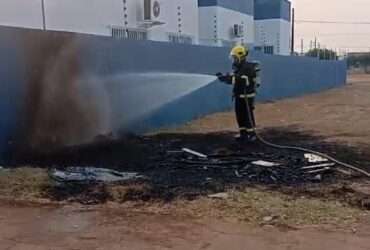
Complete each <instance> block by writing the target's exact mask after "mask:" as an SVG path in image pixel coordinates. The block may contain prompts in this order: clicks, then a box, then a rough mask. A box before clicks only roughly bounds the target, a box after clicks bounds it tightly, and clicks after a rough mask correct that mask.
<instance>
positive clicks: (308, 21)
mask: <svg viewBox="0 0 370 250" xmlns="http://www.w3.org/2000/svg"><path fill="white" fill-rule="evenodd" d="M295 22H296V23H312V24H347V25H370V22H369V21H363V22H346V21H327V20H302V19H301V20H299V19H298V20H295Z"/></svg>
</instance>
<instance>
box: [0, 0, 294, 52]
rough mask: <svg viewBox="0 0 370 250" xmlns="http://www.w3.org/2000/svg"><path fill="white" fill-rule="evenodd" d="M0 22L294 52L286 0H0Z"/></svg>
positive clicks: (157, 39) (118, 36)
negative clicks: (241, 44) (249, 45)
mask: <svg viewBox="0 0 370 250" xmlns="http://www.w3.org/2000/svg"><path fill="white" fill-rule="evenodd" d="M43 13H44V14H45V15H43ZM0 25H5V26H15V27H25V28H34V29H43V27H44V25H45V27H46V29H47V30H54V31H68V32H77V33H87V34H95V35H102V36H113V37H115V38H122V39H134V40H147V39H148V40H154V41H171V42H177V43H189V44H190V43H191V44H198V43H199V44H203V45H209V46H232V45H233V44H238V43H243V44H254V45H255V48H256V49H257V50H261V51H263V52H264V53H270V54H280V55H289V53H290V2H289V1H288V0H1V1H0Z"/></svg>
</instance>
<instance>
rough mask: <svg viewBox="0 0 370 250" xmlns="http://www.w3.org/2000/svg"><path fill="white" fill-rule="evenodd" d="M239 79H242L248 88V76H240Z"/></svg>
mask: <svg viewBox="0 0 370 250" xmlns="http://www.w3.org/2000/svg"><path fill="white" fill-rule="evenodd" d="M241 78H242V79H244V80H245V84H246V85H247V86H249V77H248V76H246V75H242V76H241Z"/></svg>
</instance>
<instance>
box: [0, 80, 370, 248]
mask: <svg viewBox="0 0 370 250" xmlns="http://www.w3.org/2000/svg"><path fill="white" fill-rule="evenodd" d="M369 109H370V76H367V75H351V76H350V80H349V84H348V85H347V86H345V87H343V88H340V89H333V90H329V91H326V92H323V93H318V94H314V95H309V96H304V97H300V98H292V99H287V100H282V101H278V102H274V103H266V104H260V105H258V107H257V117H258V123H259V124H261V125H262V126H261V129H262V130H261V132H262V135H263V136H264V137H266V138H268V139H269V140H272V141H274V142H277V143H282V144H293V145H300V146H306V147H309V148H313V149H318V150H320V151H324V152H325V153H329V154H332V155H333V156H336V157H338V158H340V159H341V160H344V161H347V162H350V163H353V164H357V165H359V166H361V167H363V168H364V169H367V170H369V166H370V164H369V163H370V130H369V124H370V118H369V117H368V116H366V114H367V113H368V111H369ZM235 127H236V125H235V121H234V115H233V113H232V112H228V113H221V114H215V115H211V116H208V117H204V118H201V119H199V120H197V121H194V122H192V123H190V124H187V125H185V126H183V127H180V128H171V129H168V130H165V131H162V132H165V133H162V134H159V135H153V136H149V137H145V138H136V137H132V138H128V139H129V140H127V138H126V140H125V142H123V141H114V142H99V143H96V144H94V145H85V146H81V147H73V148H68V149H63V150H61V151H54V152H48V153H47V154H45V153H43V154H39V153H38V154H29V155H14V156H13V157H12V158H11V159H10V160H11V162H12V165H13V166H21V165H23V164H25V163H28V164H31V165H33V166H39V167H45V168H47V167H49V166H50V165H56V166H58V167H61V168H63V167H64V166H68V165H77V164H78V165H84V166H101V167H111V168H115V169H119V170H128V171H135V170H136V171H137V170H140V171H141V172H144V173H146V174H147V175H150V174H151V177H156V178H151V179H152V180H153V179H155V180H157V181H155V182H151V183H142V184H143V185H140V184H138V183H131V184H130V185H128V184H123V185H122V186H118V187H117V186H113V187H112V186H101V185H97V186H93V187H88V188H87V189H85V187H76V186H73V187H72V188H71V189H70V190H66V189H63V190H60V189H58V188H55V187H52V186H50V185H49V184H50V183H49V180H47V178H46V177H47V175H46V173H45V172H44V171H43V170H37V174H35V173H26V174H25V173H24V171H23V170H20V172H21V173H22V174H19V173H17V174H16V175H15V176H16V177H15V178H14V176H13V175H12V174H9V175H3V176H5V177H4V178H0V187H1V188H2V192H0V193H1V194H2V195H3V194H4V193H5V192H8V194H13V196H17V197H27V196H26V195H25V194H26V193H27V190H29V192H30V193H31V194H32V195H30V197H29V198H32V199H36V200H37V199H38V203H39V202H40V198H41V199H42V200H45V199H46V200H47V204H49V205H46V206H40V205H31V204H29V203H26V204H24V203H22V204H19V203H14V202H6V201H5V200H3V202H2V205H0V249H30V250H33V249H303V250H306V249H322V248H324V247H325V248H328V249H366V250H368V249H370V247H369V246H370V237H369V233H368V232H369V229H370V221H369V220H370V219H369V218H370V215H369V213H368V212H366V209H367V208H366V206H367V203H366V201H367V200H368V199H369V197H370V191H369V189H370V184H369V182H367V181H366V180H364V179H361V178H358V177H351V178H346V177H345V176H341V175H337V174H332V175H329V176H328V178H325V179H324V180H323V182H321V183H319V184H312V183H310V182H309V181H308V182H307V180H306V179H304V178H302V179H299V181H298V183H297V182H290V181H286V179H284V181H282V182H279V183H278V185H276V183H275V184H274V183H270V182H266V181H265V179H263V178H262V179H257V180H250V179H245V180H244V181H242V182H241V181H240V179H239V178H237V176H236V177H235V174H234V172H235V170H234V169H233V170H232V174H230V173H231V172H230V171H229V172H228V171H226V172H225V171H224V170H220V169H218V170H215V171H212V174H211V176H210V171H200V170H199V169H196V170H197V171H195V172H194V169H193V170H192V168H190V167H189V166H188V165H176V164H173V162H172V164H167V165H165V166H163V165H161V167H162V168H161V169H157V170H153V165H151V164H149V163H150V162H161V160H163V158H168V157H173V156H169V154H168V153H166V152H167V151H168V150H171V149H174V150H177V149H179V148H180V147H184V146H186V147H190V148H193V149H195V150H199V151H201V152H204V153H207V154H209V153H211V154H212V153H216V154H220V153H221V154H230V153H235V152H239V153H240V152H241V150H242V152H243V154H246V153H248V152H249V154H250V155H249V157H255V156H256V154H255V152H256V149H258V152H257V153H260V155H257V156H261V155H262V156H264V157H266V155H268V156H270V157H272V158H276V157H281V156H283V157H287V156H288V158H289V161H287V162H291V161H292V160H296V159H297V158H299V157H298V155H297V154H294V153H290V152H283V153H282V152H277V151H273V150H272V149H266V148H264V147H262V146H261V145H249V146H246V147H243V148H242V149H241V148H240V146H238V145H235V143H234V142H233V140H232V134H233V133H234V132H235ZM127 141H131V142H135V143H129V144H127ZM133 145H135V147H133ZM122 152H126V154H123V153H122ZM171 159H172V160H176V158H171ZM177 160H179V159H177ZM180 160H181V159H180ZM164 169H165V171H163V170H164ZM140 171H139V172H140ZM160 173H162V174H160ZM30 175H31V176H33V178H34V179H33V180H30V178H29V176H30ZM0 177H1V176H0ZM207 177H208V178H209V179H211V180H213V181H211V182H208V183H207V184H206V185H205V184H204V179H207ZM31 179H32V178H31ZM6 181H8V182H10V183H11V184H12V185H11V187H16V188H9V187H7V185H6V183H7V182H6ZM33 182H35V183H37V185H35V184H34V183H33ZM132 185H134V187H133V186H132ZM135 186H136V187H135ZM7 188H8V189H7ZM4 190H5V191H4ZM230 190H231V191H230ZM3 191H4V192H3ZM223 191H226V192H228V194H229V196H230V198H228V199H226V200H210V199H207V197H206V195H207V194H209V193H214V192H223ZM7 198H9V196H8V197H7ZM50 201H58V203H54V204H56V205H53V206H52V205H50V204H52V203H50ZM71 201H77V202H82V203H84V201H88V202H87V203H89V202H90V201H93V203H101V202H104V203H105V204H104V205H94V206H83V205H76V204H71V203H70V202H71ZM112 201H114V203H111V202H112ZM117 201H118V202H120V203H122V204H117ZM60 202H62V203H60ZM66 204H67V205H66ZM266 218H267V219H266ZM250 222H253V223H254V224H255V223H256V222H257V223H258V222H260V223H258V224H259V226H257V227H255V226H251V223H250ZM253 223H252V224H253ZM312 224H314V225H316V226H312ZM339 225H341V226H339ZM339 228H341V229H339Z"/></svg>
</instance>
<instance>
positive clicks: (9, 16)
mask: <svg viewBox="0 0 370 250" xmlns="http://www.w3.org/2000/svg"><path fill="white" fill-rule="evenodd" d="M41 13H42V12H41V0H26V1H25V0H0V25H4V26H15V27H24V28H34V29H42V14H41Z"/></svg>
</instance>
